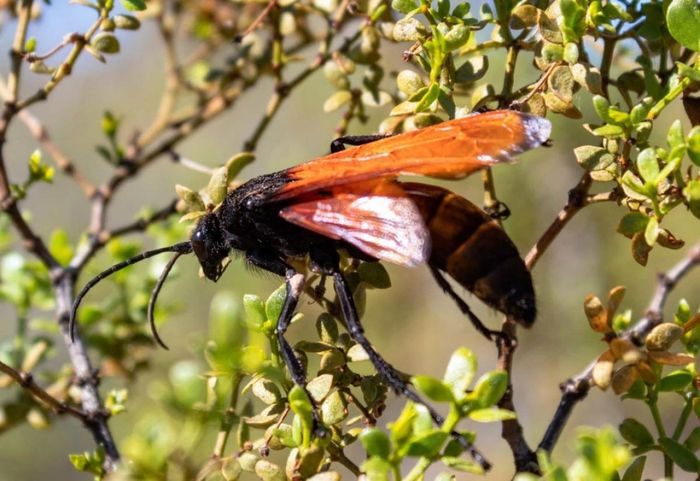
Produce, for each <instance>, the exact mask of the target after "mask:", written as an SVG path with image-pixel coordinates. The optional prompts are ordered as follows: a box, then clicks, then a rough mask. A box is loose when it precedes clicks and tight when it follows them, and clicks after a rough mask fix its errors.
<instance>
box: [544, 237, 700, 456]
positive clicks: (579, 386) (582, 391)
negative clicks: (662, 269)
mask: <svg viewBox="0 0 700 481" xmlns="http://www.w3.org/2000/svg"><path fill="white" fill-rule="evenodd" d="M698 265H700V242H698V243H697V244H695V245H694V246H693V247H692V248H691V249H690V251H689V252H688V255H686V257H685V258H683V259H682V260H681V261H680V262H678V263H677V264H676V265H675V266H673V267H672V268H671V269H670V270H669V271H668V272H666V273H663V274H660V275H659V277H658V281H657V284H656V290H655V291H654V295H653V296H652V299H651V301H650V303H649V307H648V308H647V313H646V315H645V316H644V317H643V318H642V319H640V320H639V321H637V322H636V323H635V324H634V325H633V326H632V327H630V328H629V329H627V330H626V331H625V332H624V333H622V334H621V335H620V337H621V338H622V339H627V340H630V341H632V342H634V343H636V344H638V345H639V344H641V343H643V342H644V339H645V338H646V336H647V335H648V334H649V333H650V332H651V330H652V329H653V328H654V327H656V326H657V325H659V323H661V322H662V320H663V314H662V312H663V309H664V306H665V304H666V299H667V298H668V295H669V293H670V292H671V291H672V290H673V288H674V287H675V286H676V285H677V284H678V282H680V281H681V279H683V277H685V276H686V275H687V274H688V272H690V271H691V270H692V269H693V268H695V267H697V266H698ZM594 366H595V361H594V362H591V363H590V364H589V365H588V366H587V367H586V368H585V369H584V370H583V371H581V372H580V373H579V374H577V375H576V376H574V377H572V378H569V379H567V380H566V381H564V382H563V383H562V384H561V386H560V389H561V392H562V397H561V401H560V402H559V406H558V407H557V410H556V413H555V414H554V417H553V418H552V421H551V422H550V424H549V426H548V428H547V431H546V432H545V434H544V436H543V438H542V441H541V442H540V444H539V446H538V448H539V449H542V450H544V451H547V452H550V451H551V450H552V449H553V448H554V445H555V444H556V443H557V441H558V440H559V436H560V435H561V433H562V431H563V430H564V427H565V426H566V422H567V421H568V419H569V417H570V416H571V413H572V411H573V409H574V407H575V406H576V404H578V403H579V402H580V401H582V400H583V399H585V398H586V396H587V394H588V392H589V391H590V389H591V388H592V387H593V367H594Z"/></svg>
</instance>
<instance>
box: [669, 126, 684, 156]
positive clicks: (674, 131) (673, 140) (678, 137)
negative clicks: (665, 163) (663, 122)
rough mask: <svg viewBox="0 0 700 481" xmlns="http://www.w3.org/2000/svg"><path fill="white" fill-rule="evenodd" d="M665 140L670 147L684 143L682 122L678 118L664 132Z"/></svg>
mask: <svg viewBox="0 0 700 481" xmlns="http://www.w3.org/2000/svg"><path fill="white" fill-rule="evenodd" d="M666 141H667V142H668V145H669V147H671V149H674V148H676V147H679V146H684V145H685V134H684V133H683V124H681V121H680V120H675V121H674V122H673V123H672V124H671V127H669V129H668V132H667V133H666Z"/></svg>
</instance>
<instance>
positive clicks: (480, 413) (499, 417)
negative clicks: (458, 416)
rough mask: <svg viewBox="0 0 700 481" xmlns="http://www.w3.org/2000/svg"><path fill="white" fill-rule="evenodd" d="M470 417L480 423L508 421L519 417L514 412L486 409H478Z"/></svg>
mask: <svg viewBox="0 0 700 481" xmlns="http://www.w3.org/2000/svg"><path fill="white" fill-rule="evenodd" d="M469 417H470V418H471V419H473V420H474V421H478V422H480V423H493V422H497V421H506V420H508V419H515V418H516V417H517V416H516V414H515V413H514V412H513V411H509V410H508V409H500V408H485V409H476V410H474V411H472V412H470V413H469Z"/></svg>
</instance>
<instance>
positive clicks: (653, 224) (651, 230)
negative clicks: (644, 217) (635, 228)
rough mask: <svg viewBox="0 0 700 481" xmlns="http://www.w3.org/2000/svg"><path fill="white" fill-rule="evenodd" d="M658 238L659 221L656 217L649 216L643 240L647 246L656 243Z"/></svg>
mask: <svg viewBox="0 0 700 481" xmlns="http://www.w3.org/2000/svg"><path fill="white" fill-rule="evenodd" d="M658 238H659V221H658V220H656V217H650V218H649V222H647V226H646V229H644V241H645V242H646V243H647V245H648V246H653V245H654V244H656V239H658Z"/></svg>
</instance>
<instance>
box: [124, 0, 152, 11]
mask: <svg viewBox="0 0 700 481" xmlns="http://www.w3.org/2000/svg"><path fill="white" fill-rule="evenodd" d="M121 2H122V5H123V6H124V8H126V9H127V10H130V11H132V12H140V11H142V10H146V2H145V1H144V0H121Z"/></svg>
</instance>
